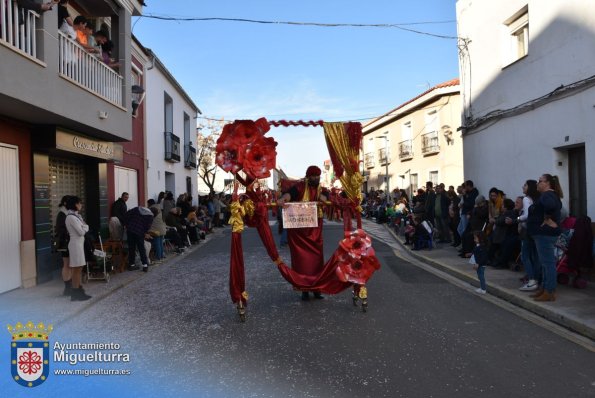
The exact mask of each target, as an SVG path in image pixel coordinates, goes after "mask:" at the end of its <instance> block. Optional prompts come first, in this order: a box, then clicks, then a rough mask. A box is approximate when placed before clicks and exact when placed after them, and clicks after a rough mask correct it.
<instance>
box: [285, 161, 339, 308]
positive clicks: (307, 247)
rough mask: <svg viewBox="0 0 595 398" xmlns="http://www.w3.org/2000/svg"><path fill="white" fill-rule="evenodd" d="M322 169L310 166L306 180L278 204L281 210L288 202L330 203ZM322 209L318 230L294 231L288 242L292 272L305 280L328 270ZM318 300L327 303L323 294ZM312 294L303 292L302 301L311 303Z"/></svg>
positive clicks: (296, 229)
mask: <svg viewBox="0 0 595 398" xmlns="http://www.w3.org/2000/svg"><path fill="white" fill-rule="evenodd" d="M320 174H321V170H320V168H318V167H316V166H310V167H308V169H307V170H306V178H305V179H304V180H302V181H300V182H298V183H296V184H295V185H293V186H292V187H291V188H290V189H289V190H288V191H287V192H284V193H283V195H282V196H281V198H279V200H278V201H277V204H278V206H282V207H285V206H286V205H285V203H287V202H318V201H322V202H326V201H328V197H329V194H328V192H327V191H326V190H325V189H323V188H322V187H321V185H320ZM322 214H323V212H322V208H320V207H319V208H318V226H316V227H312V228H290V229H288V230H287V240H288V244H289V251H290V253H291V268H292V269H293V270H294V271H295V272H297V273H299V274H301V275H304V276H312V281H314V280H315V279H316V277H317V276H318V275H320V272H321V271H322V269H323V268H324V253H323V250H322V249H323V244H322V224H323V222H322ZM312 292H313V293H314V297H315V298H317V299H323V298H324V297H323V296H322V295H321V294H320V292H319V291H316V290H313V291H312ZM309 299H310V296H309V293H308V290H302V300H304V301H306V300H309Z"/></svg>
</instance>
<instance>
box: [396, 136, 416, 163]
mask: <svg viewBox="0 0 595 398" xmlns="http://www.w3.org/2000/svg"><path fill="white" fill-rule="evenodd" d="M399 159H400V160H408V159H413V141H412V140H405V141H401V142H399Z"/></svg>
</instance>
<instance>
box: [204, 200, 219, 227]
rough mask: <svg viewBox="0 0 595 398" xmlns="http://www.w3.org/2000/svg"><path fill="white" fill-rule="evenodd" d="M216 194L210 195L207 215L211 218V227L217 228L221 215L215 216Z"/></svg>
mask: <svg viewBox="0 0 595 398" xmlns="http://www.w3.org/2000/svg"><path fill="white" fill-rule="evenodd" d="M214 197H215V195H214V193H213V192H211V193H209V197H208V198H207V214H208V216H209V217H211V227H212V228H215V227H216V226H217V220H216V217H215V216H217V218H218V217H219V214H215V201H214Z"/></svg>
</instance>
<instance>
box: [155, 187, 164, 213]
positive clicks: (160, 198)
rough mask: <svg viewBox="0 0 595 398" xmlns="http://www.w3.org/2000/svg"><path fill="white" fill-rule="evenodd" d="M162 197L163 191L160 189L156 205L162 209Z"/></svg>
mask: <svg viewBox="0 0 595 398" xmlns="http://www.w3.org/2000/svg"><path fill="white" fill-rule="evenodd" d="M163 199H165V192H163V191H161V192H159V195H158V196H157V206H159V209H161V210H163Z"/></svg>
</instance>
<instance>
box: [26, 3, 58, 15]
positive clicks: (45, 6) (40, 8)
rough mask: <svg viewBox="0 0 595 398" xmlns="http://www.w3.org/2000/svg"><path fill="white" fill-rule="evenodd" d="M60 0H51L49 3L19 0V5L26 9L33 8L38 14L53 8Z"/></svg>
mask: <svg viewBox="0 0 595 398" xmlns="http://www.w3.org/2000/svg"><path fill="white" fill-rule="evenodd" d="M58 1H59V0H51V1H49V2H47V3H38V2H37V1H35V0H17V4H18V5H19V7H22V8H24V9H26V10H32V11H35V12H36V13H38V14H42V13H44V12H45V11H49V10H51V9H52V7H53V6H54V4H58Z"/></svg>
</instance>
